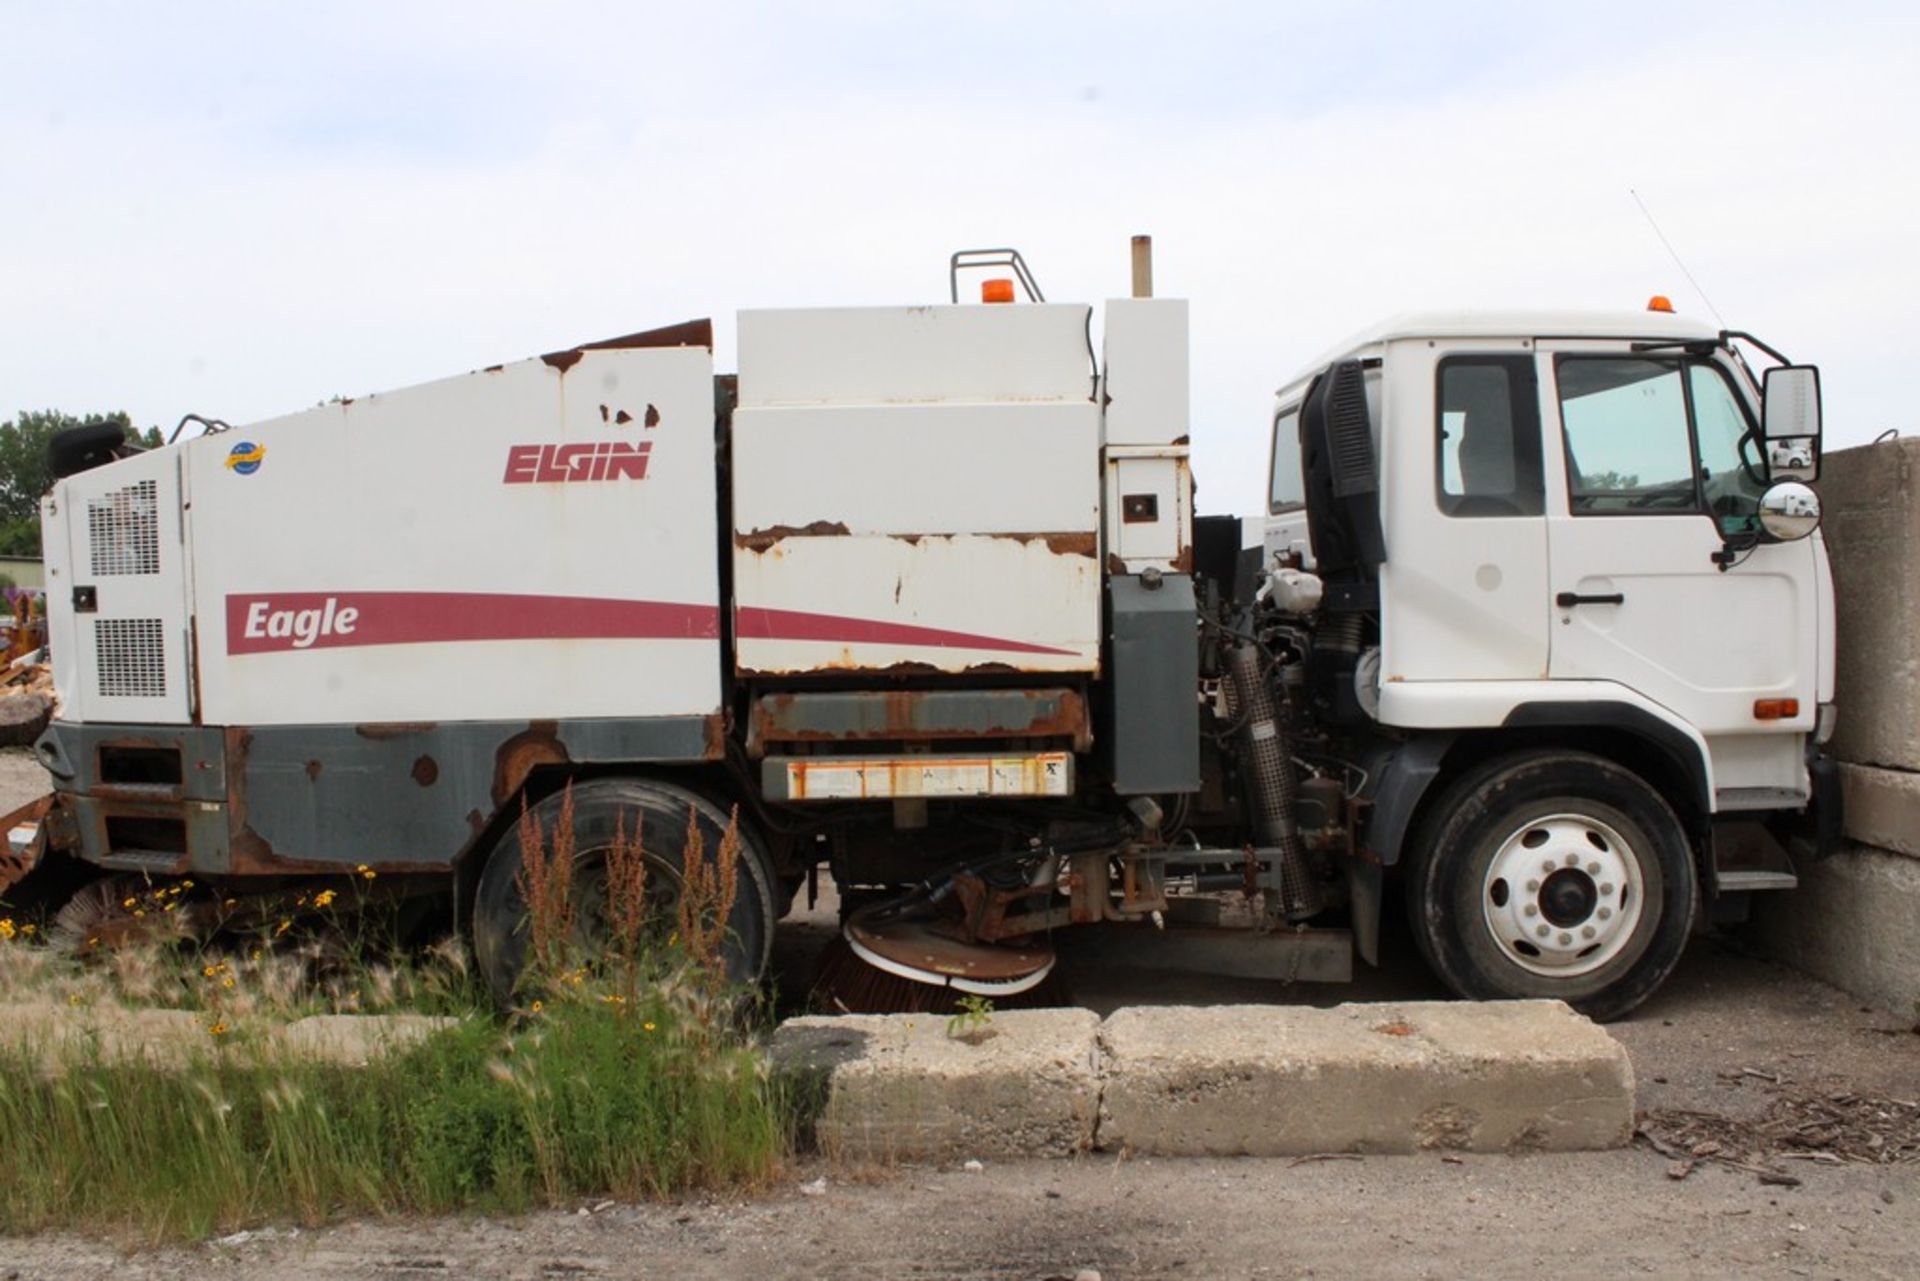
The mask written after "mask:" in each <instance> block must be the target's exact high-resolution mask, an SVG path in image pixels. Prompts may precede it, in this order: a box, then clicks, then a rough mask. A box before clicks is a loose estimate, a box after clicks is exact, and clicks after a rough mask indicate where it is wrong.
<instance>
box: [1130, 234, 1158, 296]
mask: <svg viewBox="0 0 1920 1281" xmlns="http://www.w3.org/2000/svg"><path fill="white" fill-rule="evenodd" d="M1133 296H1134V297H1135V298H1151V297H1153V237H1152V236H1135V237H1134V238H1133Z"/></svg>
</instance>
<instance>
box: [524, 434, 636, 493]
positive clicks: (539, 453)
mask: <svg viewBox="0 0 1920 1281" xmlns="http://www.w3.org/2000/svg"><path fill="white" fill-rule="evenodd" d="M651 452H653V442H652V441H648V440H643V441H640V442H638V443H637V444H628V443H627V442H625V441H618V440H613V441H599V442H597V443H594V444H580V445H509V446H508V447H507V474H506V476H505V477H504V478H503V483H505V484H508V485H560V484H571V483H573V482H575V481H583V480H645V479H646V478H647V455H648V454H649V453H651Z"/></svg>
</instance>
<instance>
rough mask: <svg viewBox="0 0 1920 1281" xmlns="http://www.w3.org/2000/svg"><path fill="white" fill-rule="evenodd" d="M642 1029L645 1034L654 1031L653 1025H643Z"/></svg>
mask: <svg viewBox="0 0 1920 1281" xmlns="http://www.w3.org/2000/svg"><path fill="white" fill-rule="evenodd" d="M640 1029H641V1030H642V1031H643V1032H651V1031H653V1024H651V1023H642V1024H641V1025H640Z"/></svg>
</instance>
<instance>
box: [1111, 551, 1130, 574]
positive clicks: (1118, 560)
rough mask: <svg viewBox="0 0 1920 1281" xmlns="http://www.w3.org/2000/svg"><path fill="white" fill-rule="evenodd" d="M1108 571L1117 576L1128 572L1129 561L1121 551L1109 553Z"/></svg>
mask: <svg viewBox="0 0 1920 1281" xmlns="http://www.w3.org/2000/svg"><path fill="white" fill-rule="evenodd" d="M1107 572H1108V573H1109V574H1113V575H1116V576H1117V575H1121V574H1125V573H1126V572H1127V562H1126V561H1125V559H1123V558H1122V557H1121V555H1120V553H1119V552H1108V553H1107Z"/></svg>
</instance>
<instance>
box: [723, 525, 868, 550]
mask: <svg viewBox="0 0 1920 1281" xmlns="http://www.w3.org/2000/svg"><path fill="white" fill-rule="evenodd" d="M848 532H849V531H848V530H847V527H846V526H845V525H844V524H842V523H840V522H839V521H829V520H816V521H814V522H813V523H812V524H810V525H769V526H768V527H767V528H765V529H753V530H748V531H747V532H746V533H744V534H735V535H734V536H733V545H734V546H735V547H738V548H740V549H741V550H742V551H749V552H763V551H765V550H767V548H769V547H771V546H773V545H774V544H775V543H777V542H779V541H781V540H782V539H786V538H845V537H846V536H847V534H848Z"/></svg>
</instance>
